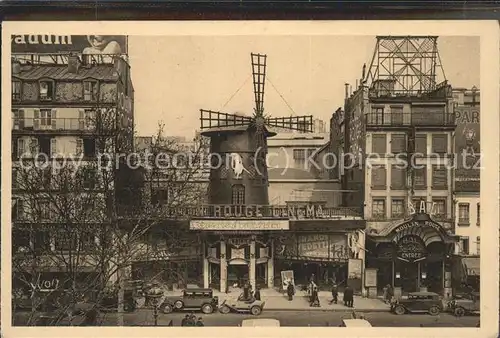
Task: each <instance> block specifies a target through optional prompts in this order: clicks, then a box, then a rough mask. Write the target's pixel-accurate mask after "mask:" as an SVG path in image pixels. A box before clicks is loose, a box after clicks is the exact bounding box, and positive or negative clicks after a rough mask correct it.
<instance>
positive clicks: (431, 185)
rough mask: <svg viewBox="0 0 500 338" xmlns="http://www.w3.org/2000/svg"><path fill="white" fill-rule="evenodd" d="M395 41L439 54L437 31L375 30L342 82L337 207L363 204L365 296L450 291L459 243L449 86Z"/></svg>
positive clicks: (424, 61) (416, 53)
mask: <svg viewBox="0 0 500 338" xmlns="http://www.w3.org/2000/svg"><path fill="white" fill-rule="evenodd" d="M396 44H397V45H399V46H401V48H402V49H403V50H405V51H406V52H408V53H409V54H411V55H412V57H410V59H412V58H413V59H414V60H419V62H421V64H420V67H428V66H430V67H435V64H434V66H433V65H432V64H427V63H428V62H430V60H428V58H426V56H425V55H423V54H422V52H421V51H419V50H415V49H413V48H412V47H411V46H415V45H419V46H421V47H422V49H426V50H432V51H433V53H437V37H377V44H376V48H375V53H374V59H373V61H372V64H371V65H370V68H369V70H368V71H366V67H363V72H362V73H363V74H362V76H361V79H360V80H359V81H357V83H359V85H358V86H357V87H356V88H355V90H354V92H351V90H350V89H349V88H350V86H346V99H345V105H344V111H345V113H344V115H345V117H344V120H345V122H344V123H345V129H344V130H345V133H344V134H343V138H344V153H345V154H348V155H351V156H350V157H348V158H346V160H345V161H346V164H345V167H346V169H345V171H344V173H343V175H344V177H343V178H342V180H343V189H345V190H353V192H352V193H346V196H345V200H344V205H346V206H359V205H362V206H363V209H364V218H365V219H366V221H367V229H366V243H365V245H366V250H367V254H366V256H367V257H366V263H365V283H369V284H367V285H365V286H366V287H367V288H368V292H369V295H372V296H374V295H375V294H376V293H377V289H378V290H380V289H381V288H382V287H384V286H386V285H388V284H389V285H392V286H393V287H394V288H395V292H396V293H397V294H402V293H407V292H412V291H418V290H429V291H434V292H439V293H443V294H447V293H450V290H451V268H450V255H451V254H452V253H453V251H454V246H455V242H456V238H455V237H454V236H453V235H452V229H453V221H452V219H453V213H454V206H453V182H454V172H453V170H452V169H451V168H452V164H453V158H454V157H453V153H454V142H455V140H454V136H453V135H454V131H455V128H456V123H455V115H454V103H453V96H452V91H451V86H450V85H449V84H448V83H447V82H446V81H443V82H440V83H437V81H436V80H437V79H436V74H437V72H438V71H439V69H436V72H433V73H432V75H428V74H424V71H423V70H421V69H419V68H418V67H413V66H411V67H410V65H405V64H404V62H408V60H406V59H405V60H406V61H405V60H401V59H400V58H399V54H398V50H399V49H398V48H395V47H394V46H396ZM391 46H392V47H391ZM401 62H402V63H401ZM398 67H403V68H404V69H405V72H407V71H408V72H409V73H408V74H406V75H404V76H403V75H401V74H402V73H404V72H401V71H398ZM422 69H423V68H422ZM339 134H340V133H339ZM340 135H341V134H340ZM341 137H342V136H341ZM347 162H349V163H347Z"/></svg>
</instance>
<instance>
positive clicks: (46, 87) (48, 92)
mask: <svg viewBox="0 0 500 338" xmlns="http://www.w3.org/2000/svg"><path fill="white" fill-rule="evenodd" d="M53 99H54V82H52V81H40V101H51V100H53Z"/></svg>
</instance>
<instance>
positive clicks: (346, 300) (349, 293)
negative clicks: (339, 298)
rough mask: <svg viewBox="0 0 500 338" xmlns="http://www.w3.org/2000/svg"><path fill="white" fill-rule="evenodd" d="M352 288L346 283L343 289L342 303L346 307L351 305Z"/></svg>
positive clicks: (352, 301)
mask: <svg viewBox="0 0 500 338" xmlns="http://www.w3.org/2000/svg"><path fill="white" fill-rule="evenodd" d="M353 298H354V290H353V289H352V288H351V287H350V286H349V285H348V286H346V288H345V290H344V304H345V306H347V307H353V303H354V300H353Z"/></svg>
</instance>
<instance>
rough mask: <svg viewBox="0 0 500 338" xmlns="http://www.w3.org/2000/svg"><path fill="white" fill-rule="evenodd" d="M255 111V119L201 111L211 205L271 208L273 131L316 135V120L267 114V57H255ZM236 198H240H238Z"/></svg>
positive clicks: (254, 55)
mask: <svg viewBox="0 0 500 338" xmlns="http://www.w3.org/2000/svg"><path fill="white" fill-rule="evenodd" d="M251 61H252V75H253V88H254V97H255V108H254V113H253V115H252V116H242V115H236V114H228V113H222V112H216V111H212V110H204V109H201V110H200V121H201V130H202V132H201V134H202V135H203V136H206V137H209V138H210V153H211V154H212V157H211V159H212V163H211V164H212V168H211V171H210V183H209V198H208V199H209V203H210V204H233V202H234V201H235V197H236V200H237V203H238V204H258V205H267V204H269V195H268V172H267V166H266V156H267V138H268V137H272V136H275V135H276V132H275V131H273V130H272V128H287V129H290V130H295V131H299V132H312V127H313V125H312V116H290V117H278V118H273V117H269V116H267V115H266V114H264V86H265V82H266V61H267V56H266V55H262V54H254V53H252V54H251ZM235 195H236V196H235Z"/></svg>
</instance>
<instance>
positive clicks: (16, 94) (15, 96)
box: [12, 81, 21, 101]
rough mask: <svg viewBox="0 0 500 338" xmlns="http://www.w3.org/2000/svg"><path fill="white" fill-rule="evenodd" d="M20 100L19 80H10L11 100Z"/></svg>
mask: <svg viewBox="0 0 500 338" xmlns="http://www.w3.org/2000/svg"><path fill="white" fill-rule="evenodd" d="M20 100H21V81H12V101H20Z"/></svg>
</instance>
